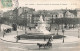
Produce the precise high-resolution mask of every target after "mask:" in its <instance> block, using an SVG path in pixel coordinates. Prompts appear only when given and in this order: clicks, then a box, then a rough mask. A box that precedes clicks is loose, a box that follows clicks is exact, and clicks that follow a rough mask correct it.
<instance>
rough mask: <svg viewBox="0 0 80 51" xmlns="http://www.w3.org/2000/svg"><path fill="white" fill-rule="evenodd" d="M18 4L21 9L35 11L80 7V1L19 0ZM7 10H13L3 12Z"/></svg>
mask: <svg viewBox="0 0 80 51" xmlns="http://www.w3.org/2000/svg"><path fill="white" fill-rule="evenodd" d="M13 1H14V0H13ZM18 2H19V7H29V8H34V9H35V10H54V9H66V8H68V9H75V8H79V7H80V0H18ZM1 9H3V8H1ZM7 9H13V8H4V9H3V10H4V11H5V10H7Z"/></svg>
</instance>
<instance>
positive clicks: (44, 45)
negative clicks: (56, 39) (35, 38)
mask: <svg viewBox="0 0 80 51" xmlns="http://www.w3.org/2000/svg"><path fill="white" fill-rule="evenodd" d="M37 45H38V46H39V49H40V47H44V48H45V47H49V48H50V47H52V43H46V44H40V43H37Z"/></svg>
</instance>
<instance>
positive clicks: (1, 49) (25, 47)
mask: <svg viewBox="0 0 80 51" xmlns="http://www.w3.org/2000/svg"><path fill="white" fill-rule="evenodd" d="M0 51H80V42H76V43H56V44H53V46H52V48H45V49H44V48H41V49H40V50H39V48H38V46H37V45H36V44H21V43H11V42H5V41H2V40H0Z"/></svg>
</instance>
